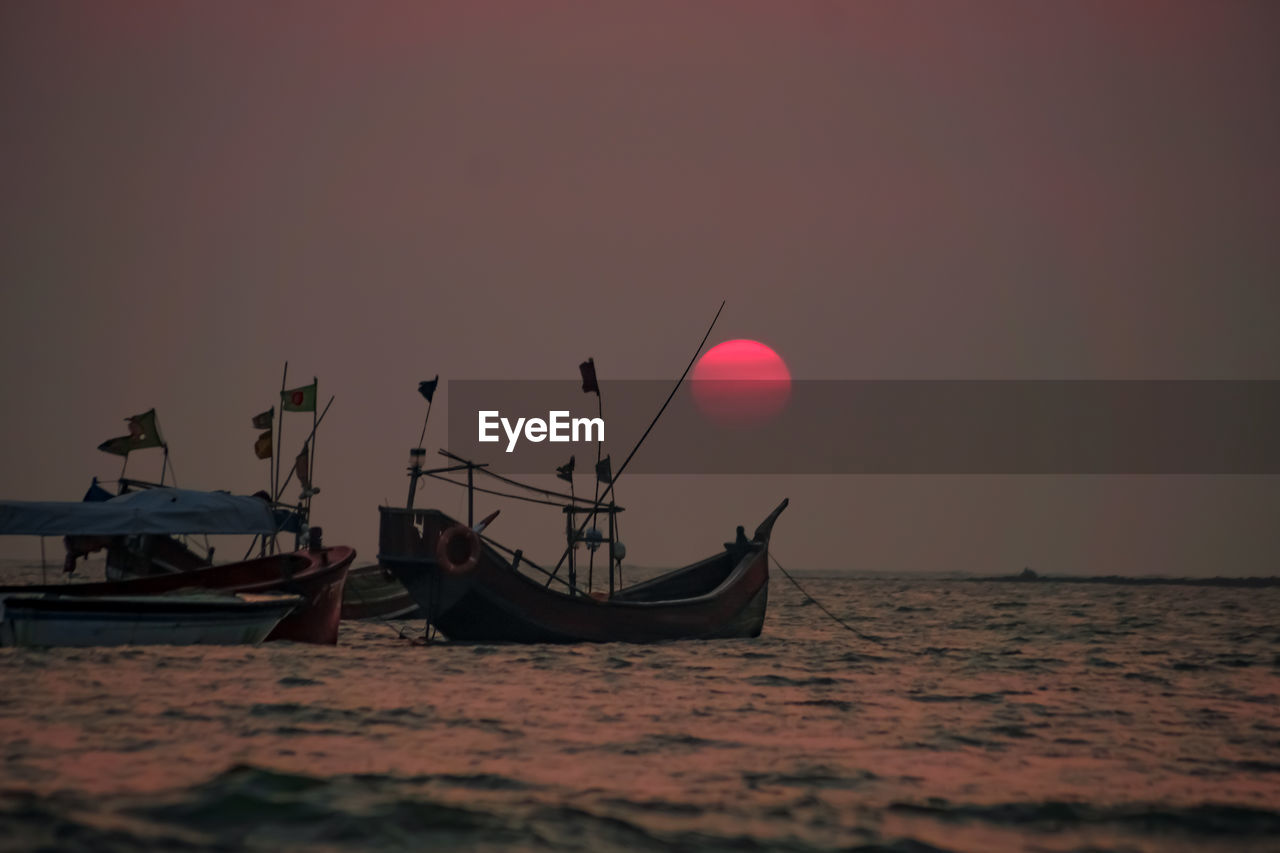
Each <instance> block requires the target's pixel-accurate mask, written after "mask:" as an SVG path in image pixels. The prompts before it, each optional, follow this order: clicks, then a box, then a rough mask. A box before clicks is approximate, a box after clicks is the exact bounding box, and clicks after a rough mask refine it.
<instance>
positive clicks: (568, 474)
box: [556, 456, 573, 483]
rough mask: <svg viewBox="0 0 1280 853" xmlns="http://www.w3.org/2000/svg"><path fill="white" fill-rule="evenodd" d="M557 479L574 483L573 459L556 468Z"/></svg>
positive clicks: (570, 458)
mask: <svg viewBox="0 0 1280 853" xmlns="http://www.w3.org/2000/svg"><path fill="white" fill-rule="evenodd" d="M556 477H558V478H560V479H561V480H564V481H565V482H566V483H572V482H573V457H572V456H570V457H569V461H568V462H566V463H565V464H563V465H561V466H560V467H558V468H556Z"/></svg>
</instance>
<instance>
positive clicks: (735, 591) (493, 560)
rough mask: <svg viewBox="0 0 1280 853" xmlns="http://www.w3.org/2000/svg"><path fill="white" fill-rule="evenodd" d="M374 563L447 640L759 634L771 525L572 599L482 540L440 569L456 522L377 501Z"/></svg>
mask: <svg viewBox="0 0 1280 853" xmlns="http://www.w3.org/2000/svg"><path fill="white" fill-rule="evenodd" d="M381 512H382V527H381V531H380V537H379V543H380V547H379V561H380V562H381V563H382V564H383V565H385V566H387V567H388V568H389V569H390V570H391V571H392V572H393V573H394V574H395V575H396V577H397V578H399V580H400V582H401V583H402V584H404V586H405V588H406V589H407V590H408V591H409V594H410V595H411V596H413V598H414V600H416V601H417V602H418V605H419V607H420V609H421V610H422V613H423V615H424V616H426V617H428V618H429V619H430V620H431V622H432V623H433V624H434V625H436V626H437V627H438V628H439V630H440V631H441V633H443V634H444V635H445V636H446V637H448V638H449V639H451V640H463V641H475V642H519V643H577V642H628V643H648V642H661V641H665V640H691V639H726V638H743V637H756V636H759V635H760V632H761V630H762V628H763V625H764V618H765V612H766V609H767V606H768V597H769V596H768V586H769V571H768V535H767V533H768V531H767V530H766V533H765V536H764V538H763V539H762V540H760V541H753V542H751V543H748V544H746V545H745V546H743V547H740V548H733V549H726V550H725V551H724V552H722V553H720V554H717V555H715V556H713V557H709V558H707V559H706V560H702V561H700V562H698V563H694V564H692V565H690V566H687V567H685V568H683V569H679V570H676V571H674V572H669V573H668V574H666V575H663V576H662V577H660V578H656V579H654V580H651V581H648V582H645V583H643V584H637V585H635V586H633V587H629V588H627V589H623V590H620V591H619V592H618V593H616V594H615V595H614V596H613V597H612V598H609V599H607V600H600V599H597V598H595V597H592V596H589V595H583V594H581V593H579V594H574V595H570V594H567V593H563V592H559V591H557V590H553V589H550V588H548V587H547V586H546V585H545V583H544V582H542V581H539V580H536V579H534V578H532V577H530V576H527V575H525V574H522V573H521V572H519V571H516V570H514V569H513V568H512V565H511V563H510V562H509V561H507V560H506V559H505V558H503V557H502V556H501V555H500V554H499V553H498V552H497V551H495V550H494V549H493V548H491V547H490V546H489V545H487V544H486V545H483V546H482V549H481V554H480V557H479V560H478V561H477V563H476V565H475V567H474V568H473V569H471V570H470V571H468V572H466V573H465V574H460V575H458V574H451V573H450V572H447V571H445V570H443V569H442V567H441V566H440V565H439V563H438V561H437V560H436V557H435V545H436V541H437V540H438V538H439V536H440V534H441V533H442V532H443V531H444V530H445V529H447V528H449V527H450V526H452V525H454V524H456V522H455V521H454V520H453V519H451V518H449V517H448V516H447V515H445V514H443V513H440V512H438V511H435V510H418V511H409V510H403V509H398V508H391V507H383V508H382V509H381Z"/></svg>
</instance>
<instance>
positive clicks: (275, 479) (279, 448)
mask: <svg viewBox="0 0 1280 853" xmlns="http://www.w3.org/2000/svg"><path fill="white" fill-rule="evenodd" d="M288 381H289V362H288V361H286V362H285V363H284V372H283V373H281V374H280V428H279V429H278V430H276V461H275V473H274V474H273V475H272V480H271V494H272V495H273V496H275V500H279V498H280V454H281V453H283V452H284V389H285V385H287V384H288ZM275 552H276V536H275V534H274V533H273V534H271V553H272V554H274V553H275Z"/></svg>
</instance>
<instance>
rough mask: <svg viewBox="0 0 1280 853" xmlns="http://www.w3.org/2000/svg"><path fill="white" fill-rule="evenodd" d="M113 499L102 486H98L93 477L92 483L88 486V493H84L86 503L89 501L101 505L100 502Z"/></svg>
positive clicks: (96, 479)
mask: <svg viewBox="0 0 1280 853" xmlns="http://www.w3.org/2000/svg"><path fill="white" fill-rule="evenodd" d="M114 497H115V495H113V494H111V493H110V492H108V491H107V490H106V489H104V488H102V486H99V485H98V478H97V477H94V478H93V482H92V483H90V484H89V491H87V492H85V493H84V499H85V500H86V501H89V502H90V503H101V502H102V501H109V500H111V499H112V498H114Z"/></svg>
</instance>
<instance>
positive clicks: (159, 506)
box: [0, 488, 276, 536]
mask: <svg viewBox="0 0 1280 853" xmlns="http://www.w3.org/2000/svg"><path fill="white" fill-rule="evenodd" d="M275 530H276V525H275V523H274V520H273V518H272V515H271V508H270V507H269V506H267V502H266V501H264V500H262V499H261V498H255V497H248V496H242V495H232V494H228V493H227V492H197V491H192V490H190V489H164V488H162V489H144V490H142V491H138V492H129V493H128V494H125V495H120V496H119V497H114V498H112V499H111V500H109V501H0V534H14V535H30V536H75V535H84V536H128V535H130V534H134V533H167V534H174V533H271V532H273V531H275Z"/></svg>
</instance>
